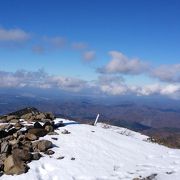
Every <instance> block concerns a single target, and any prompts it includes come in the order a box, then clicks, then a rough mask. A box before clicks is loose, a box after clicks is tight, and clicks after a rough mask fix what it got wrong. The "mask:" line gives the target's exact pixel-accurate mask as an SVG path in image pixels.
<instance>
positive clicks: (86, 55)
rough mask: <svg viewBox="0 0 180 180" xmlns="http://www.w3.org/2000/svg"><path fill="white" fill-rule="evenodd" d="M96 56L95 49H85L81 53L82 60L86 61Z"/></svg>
mask: <svg viewBox="0 0 180 180" xmlns="http://www.w3.org/2000/svg"><path fill="white" fill-rule="evenodd" d="M95 58H96V52H95V51H86V52H84V54H83V60H84V61H86V62H90V61H92V60H94V59H95Z"/></svg>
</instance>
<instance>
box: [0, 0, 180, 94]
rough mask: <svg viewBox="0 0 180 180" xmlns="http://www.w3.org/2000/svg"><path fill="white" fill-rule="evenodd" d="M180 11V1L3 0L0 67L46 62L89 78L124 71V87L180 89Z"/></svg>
mask: <svg viewBox="0 0 180 180" xmlns="http://www.w3.org/2000/svg"><path fill="white" fill-rule="evenodd" d="M179 9H180V2H179V1H178V0H171V1H170V0H159V1H155V0H151V1H146V0H111V1H110V0H103V1H101V0H98V1H97V0H91V1H84V0H76V1H74V0H66V1H65V0H59V1H58V0H51V1H50V0H38V1H36V0H31V1H23V0H13V1H11V0H2V1H1V6H0V62H1V63H0V71H2V74H3V72H4V74H6V73H5V72H8V73H10V74H11V75H9V76H12V77H13V76H16V74H13V73H15V72H16V71H18V70H20V69H24V70H25V71H27V72H29V71H31V72H36V71H38V69H41V68H43V69H44V71H46V72H47V73H48V74H49V76H58V77H61V76H63V77H70V78H77V79H81V80H83V81H88V84H91V83H92V82H91V81H93V82H94V81H96V83H102V82H99V77H101V76H104V77H105V78H107V76H108V78H109V77H111V78H112V79H113V78H114V77H115V76H119V77H123V80H122V82H121V83H120V84H117V82H114V84H116V87H117V89H116V90H117V91H118V88H120V87H121V86H122V84H123V85H125V86H126V85H127V86H134V85H136V86H143V85H144V86H145V85H151V84H157V83H158V84H161V85H163V87H164V86H165V85H166V86H173V88H175V89H176V91H179V89H178V88H179V82H180V75H179V71H180V67H179V66H180V65H179V64H180V44H179V42H180V21H179V17H180V11H179ZM112 51H113V53H111V52H112ZM115 52H118V53H121V54H122V56H121V55H120V54H119V55H117V56H118V57H117V56H116V55H115V54H117V53H115ZM110 54H111V55H110ZM111 61H112V62H111ZM142 64H143V65H142ZM144 64H146V66H145V65H144ZM110 66H111V67H110ZM112 66H113V69H112ZM115 66H116V67H115ZM117 66H123V68H121V67H120V68H117ZM137 66H138V68H137ZM147 66H148V68H147ZM168 67H169V68H168ZM98 69H101V70H102V69H103V73H102V72H100V71H98ZM170 69H172V71H171V72H170ZM4 74H3V75H4ZM168 74H169V75H168ZM6 76H7V74H6ZM167 76H168V77H167ZM3 77H4V76H3ZM5 78H7V77H4V79H5ZM13 78H14V77H13ZM16 78H17V77H16ZM115 79H116V78H115ZM121 79H122V78H121ZM23 83H25V82H23ZM56 83H57V82H56ZM118 83H119V82H118ZM57 84H58V83H57ZM114 84H112V82H111V85H110V87H111V88H112V86H113V88H115V87H114V86H115V85H114ZM107 86H108V85H107ZM174 86H175V87H174ZM177 87H178V88H177ZM158 88H159V89H160V90H162V87H158ZM158 88H157V87H156V91H158V92H159V91H160V90H157V89H158ZM105 89H106V88H105ZM128 89H129V87H128ZM130 89H132V87H131V88H130ZM177 89H178V90H177ZM116 90H115V91H116ZM108 91H109V90H108ZM120 91H121V90H120ZM131 91H132V90H131ZM156 91H155V93H156ZM153 92H154V90H153ZM120 93H121V92H120ZM123 93H124V91H123Z"/></svg>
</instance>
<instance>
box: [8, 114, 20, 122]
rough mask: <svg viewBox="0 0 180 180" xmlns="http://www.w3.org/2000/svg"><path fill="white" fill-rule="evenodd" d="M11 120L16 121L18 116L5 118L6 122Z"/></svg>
mask: <svg viewBox="0 0 180 180" xmlns="http://www.w3.org/2000/svg"><path fill="white" fill-rule="evenodd" d="M13 119H18V116H16V115H9V116H7V117H6V120H7V121H11V120H13Z"/></svg>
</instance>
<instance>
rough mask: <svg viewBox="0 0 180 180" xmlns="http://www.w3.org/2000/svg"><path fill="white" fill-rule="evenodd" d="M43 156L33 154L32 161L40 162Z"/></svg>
mask: <svg viewBox="0 0 180 180" xmlns="http://www.w3.org/2000/svg"><path fill="white" fill-rule="evenodd" d="M41 157H42V155H41V154H40V153H38V152H36V153H33V154H32V160H39V159H40V158H41Z"/></svg>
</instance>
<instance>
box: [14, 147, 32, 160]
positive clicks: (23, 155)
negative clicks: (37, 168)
mask: <svg viewBox="0 0 180 180" xmlns="http://www.w3.org/2000/svg"><path fill="white" fill-rule="evenodd" d="M12 156H13V158H14V159H17V160H22V161H30V160H31V157H32V156H31V153H30V152H29V151H28V150H26V149H19V148H16V149H13V150H12Z"/></svg>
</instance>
